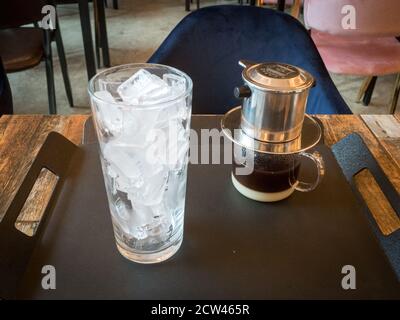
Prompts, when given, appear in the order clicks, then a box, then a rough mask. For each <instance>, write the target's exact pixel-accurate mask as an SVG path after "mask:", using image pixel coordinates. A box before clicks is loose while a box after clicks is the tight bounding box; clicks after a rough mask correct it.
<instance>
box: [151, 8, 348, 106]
mask: <svg viewBox="0 0 400 320" xmlns="http://www.w3.org/2000/svg"><path fill="white" fill-rule="evenodd" d="M239 59H247V60H252V61H257V62H265V61H278V62H285V63H289V64H293V65H296V66H299V67H301V68H303V69H305V70H307V71H308V72H310V73H311V74H312V75H313V76H314V77H315V79H316V83H317V85H316V87H315V88H313V89H312V90H311V93H310V97H309V101H308V105H307V112H308V113H326V114H328V113H331V114H332V113H351V112H350V109H349V108H348V107H347V105H346V103H345V102H344V101H343V99H342V97H341V96H340V94H339V92H338V91H337V89H336V87H335V86H334V84H333V82H332V80H331V78H330V76H329V74H328V72H327V70H326V68H325V66H324V63H323V62H322V59H321V57H320V55H319V53H318V50H317V49H316V47H315V45H314V42H313V41H312V39H311V38H310V36H309V34H308V32H307V30H306V29H305V28H304V27H303V25H302V24H301V23H300V22H299V21H297V20H296V19H294V18H293V17H291V16H289V15H287V14H284V13H281V12H278V11H276V10H271V9H265V8H260V7H253V6H224V5H220V6H212V7H206V8H202V9H200V10H196V11H194V12H193V13H191V14H189V15H188V16H186V17H185V18H184V19H183V20H182V21H181V22H180V23H179V24H178V25H177V26H176V27H175V29H174V30H173V31H172V32H171V33H170V35H169V36H168V37H167V38H166V39H165V40H164V42H163V43H162V44H161V46H160V47H159V48H158V50H157V51H156V52H155V53H154V54H153V56H152V57H151V58H150V59H149V62H153V63H161V64H167V65H171V66H174V67H176V68H178V69H181V70H182V71H185V72H186V73H187V74H188V75H189V76H190V77H191V78H192V80H193V83H194V87H193V112H194V113H225V112H226V111H227V110H229V109H231V108H232V107H235V106H237V105H239V104H240V101H239V100H237V99H235V97H234V95H233V89H234V87H235V86H238V85H241V84H242V83H243V80H242V78H241V73H242V68H241V67H239V66H238V61H239Z"/></svg>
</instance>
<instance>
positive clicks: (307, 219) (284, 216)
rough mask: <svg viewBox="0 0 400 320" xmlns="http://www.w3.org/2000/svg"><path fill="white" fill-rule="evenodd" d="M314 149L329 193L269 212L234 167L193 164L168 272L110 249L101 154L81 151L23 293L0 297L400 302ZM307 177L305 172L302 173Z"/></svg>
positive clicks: (349, 202)
mask: <svg viewBox="0 0 400 320" xmlns="http://www.w3.org/2000/svg"><path fill="white" fill-rule="evenodd" d="M219 120H220V117H217V116H194V117H193V120H192V127H193V128H196V129H199V128H218V127H219ZM89 127H90V126H89ZM85 136H86V137H90V136H92V133H91V132H86V133H85ZM59 138H60V139H62V138H61V137H59ZM89 140H90V139H89ZM60 141H61V140H60ZM87 141H88V140H87ZM60 143H61V142H60ZM316 149H317V150H318V151H319V152H320V153H321V154H322V155H323V157H324V159H325V162H326V176H325V178H324V180H323V182H322V184H321V185H320V186H319V187H318V188H317V189H316V190H315V191H313V192H310V193H300V192H295V193H294V194H293V195H292V196H291V197H290V198H288V199H286V200H283V201H281V202H278V203H273V204H267V203H259V202H255V201H252V200H249V199H247V198H245V197H243V196H241V195H240V194H239V193H238V192H237V191H236V190H235V189H234V187H233V186H232V184H231V182H230V170H231V167H230V165H190V166H189V172H188V189H187V198H186V212H185V231H184V232H185V233H184V241H183V244H182V247H181V249H180V250H179V251H178V253H177V254H176V255H175V256H173V257H172V258H171V259H170V260H168V261H166V262H163V263H160V264H156V265H140V264H136V263H132V262H130V261H128V260H126V259H125V258H123V257H122V256H121V255H120V254H119V253H118V251H117V249H116V247H115V240H114V236H113V231H112V225H111V218H110V213H109V209H108V203H107V199H106V193H105V189H104V182H103V177H102V173H101V168H100V163H99V158H98V153H97V144H95V143H91V144H87V145H84V146H82V147H80V148H79V149H78V150H76V151H75V152H74V157H73V159H72V160H71V162H70V165H69V169H68V172H67V173H66V175H65V179H63V181H62V183H61V186H60V188H58V191H57V193H56V194H55V196H54V198H53V200H52V203H51V204H50V205H49V208H48V212H47V214H48V215H50V216H49V217H48V218H47V226H46V228H45V230H44V229H42V230H41V236H40V238H38V239H37V243H36V245H35V246H34V250H33V252H32V255H31V256H30V259H29V262H28V264H27V266H26V269H25V270H26V271H25V272H24V273H23V274H21V275H20V281H19V282H18V286H17V289H16V291H15V292H11V291H10V292H8V293H7V296H4V298H12V297H17V298H29V299H91V298H94V299H109V298H116V299H279V298H285V299H286V298H288V299H308V298H320V299H321V298H322V299H331V298H340V299H360V298H367V299H374V298H376V299H392V298H400V283H399V282H398V280H397V278H396V274H395V272H394V271H393V268H392V266H391V265H390V263H389V261H388V259H387V257H386V255H385V254H384V252H383V250H382V249H381V246H380V243H379V241H378V239H377V237H376V236H375V235H374V233H373V230H372V229H371V227H370V222H369V220H368V218H367V217H366V215H365V213H364V211H363V207H362V206H360V204H359V202H358V200H357V198H356V196H355V195H354V193H353V192H352V189H351V187H350V184H349V183H348V182H347V181H346V178H345V176H344V174H343V172H342V170H341V169H340V167H339V165H338V163H337V161H336V160H335V157H334V155H333V153H332V151H331V150H330V149H329V148H328V147H326V146H324V145H322V144H321V145H319V146H317V147H316ZM311 170H312V169H311V168H309V167H308V166H304V174H305V175H306V174H307V173H308V172H307V171H311ZM314 170H315V169H314ZM0 238H1V234H0ZM0 240H1V241H3V240H2V239H0ZM1 241H0V243H1ZM10 246H12V244H11V243H10ZM44 265H52V266H54V267H55V268H56V284H57V286H56V289H55V290H44V289H42V287H41V280H42V277H43V276H44V275H43V274H42V273H41V270H42V267H43V266H44ZM346 265H352V266H354V267H355V270H356V289H355V290H351V289H350V290H344V289H343V288H342V286H341V283H342V278H343V277H344V276H345V275H344V274H342V273H341V271H342V268H343V266H346ZM0 271H1V270H0Z"/></svg>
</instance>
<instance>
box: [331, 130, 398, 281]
mask: <svg viewBox="0 0 400 320" xmlns="http://www.w3.org/2000/svg"><path fill="white" fill-rule="evenodd" d="M332 151H333V154H334V155H335V157H336V160H337V162H338V163H339V166H340V167H341V169H342V171H343V173H344V175H345V176H346V179H347V181H348V182H349V184H350V186H351V188H352V190H353V192H354V193H355V194H356V196H357V197H358V199H359V200H360V203H361V205H362V207H363V209H364V212H366V214H367V218H368V220H369V222H370V225H371V227H372V229H373V231H374V233H375V235H376V236H377V238H378V240H379V242H380V244H381V246H382V248H383V249H384V251H385V253H386V256H387V257H388V259H389V261H390V263H391V264H392V267H393V269H394V270H395V272H396V274H397V278H398V279H399V281H400V229H396V230H395V231H393V232H391V233H390V234H384V233H382V231H381V230H380V228H379V226H378V223H377V222H376V220H375V218H374V216H373V214H372V213H371V211H370V209H369V208H368V205H367V203H366V202H365V200H364V199H363V196H362V195H361V193H360V192H359V190H358V186H357V182H359V181H357V180H358V179H357V177H355V176H356V175H357V174H365V172H363V171H364V170H365V169H368V172H369V173H370V174H371V175H372V176H373V177H374V180H375V182H376V184H377V186H379V188H380V190H381V192H382V194H383V195H384V196H385V198H386V199H387V201H388V202H389V204H390V206H391V207H392V209H393V210H394V214H393V218H394V219H395V218H397V219H399V217H400V195H399V194H398V192H397V191H396V189H395V188H394V186H393V185H392V183H391V182H390V181H389V179H388V178H387V176H386V175H385V173H384V172H383V170H382V168H381V167H380V165H379V164H378V162H377V161H376V159H375V158H374V156H373V155H372V153H371V152H370V151H369V149H368V147H367V145H366V144H365V142H364V140H363V139H362V138H361V136H360V135H359V134H357V133H352V134H350V135H348V136H346V137H345V138H343V139H342V140H340V141H339V142H337V143H336V144H335V145H333V146H332ZM358 184H359V183H358ZM385 233H388V232H385Z"/></svg>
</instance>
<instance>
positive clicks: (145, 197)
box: [128, 170, 168, 206]
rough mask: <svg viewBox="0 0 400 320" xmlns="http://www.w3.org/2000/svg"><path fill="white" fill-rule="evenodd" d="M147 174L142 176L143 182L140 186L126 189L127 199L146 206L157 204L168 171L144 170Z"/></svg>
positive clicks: (161, 194) (164, 185)
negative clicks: (154, 171) (153, 171)
mask: <svg viewBox="0 0 400 320" xmlns="http://www.w3.org/2000/svg"><path fill="white" fill-rule="evenodd" d="M146 173H147V174H148V175H145V176H144V183H143V185H142V186H141V187H140V188H137V187H131V188H129V189H128V199H129V200H131V201H132V203H140V204H143V205H146V206H152V205H157V204H159V203H160V202H161V201H162V199H163V196H164V193H165V190H166V185H167V179H168V171H166V170H161V171H159V172H157V173H154V174H152V172H151V171H146Z"/></svg>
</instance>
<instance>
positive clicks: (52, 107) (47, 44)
mask: <svg viewBox="0 0 400 320" xmlns="http://www.w3.org/2000/svg"><path fill="white" fill-rule="evenodd" d="M43 32H44V60H45V64H46V79H47V94H48V98H49V112H50V114H57V104H56V90H55V87H54V70H53V57H52V54H51V36H50V30H44V31H43Z"/></svg>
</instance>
